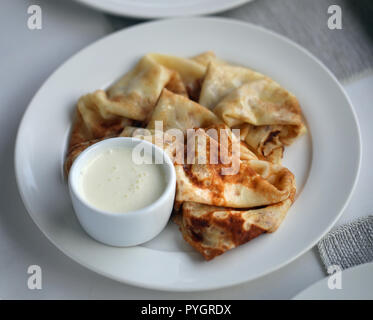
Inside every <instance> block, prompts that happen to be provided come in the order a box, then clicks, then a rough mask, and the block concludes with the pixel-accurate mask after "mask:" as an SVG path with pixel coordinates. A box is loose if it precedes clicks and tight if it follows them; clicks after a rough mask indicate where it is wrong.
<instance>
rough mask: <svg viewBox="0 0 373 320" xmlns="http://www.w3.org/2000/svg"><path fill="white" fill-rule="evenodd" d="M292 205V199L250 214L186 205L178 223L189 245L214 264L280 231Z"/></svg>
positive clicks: (193, 204) (233, 210)
mask: <svg viewBox="0 0 373 320" xmlns="http://www.w3.org/2000/svg"><path fill="white" fill-rule="evenodd" d="M292 202H293V199H292V198H291V197H289V198H288V199H286V200H284V201H282V202H279V203H277V204H273V205H269V206H266V207H263V208H252V209H246V210H237V209H232V208H224V207H216V206H210V205H205V204H200V203H196V202H185V203H184V204H183V207H182V211H181V214H179V213H178V214H177V218H176V219H174V221H175V222H176V223H177V224H178V225H179V226H180V231H181V233H182V235H183V238H184V239H185V241H187V242H188V243H189V244H190V245H191V246H192V247H193V248H194V249H196V250H197V251H198V252H200V253H201V254H202V255H203V257H204V258H205V259H206V260H211V259H213V258H215V257H216V256H218V255H221V254H223V253H224V252H226V251H227V250H230V249H233V248H236V247H238V246H239V245H241V244H244V243H246V242H248V241H250V240H252V239H253V238H255V237H257V236H259V235H261V234H263V233H266V232H274V231H276V230H277V228H278V227H279V225H280V224H281V223H282V221H283V219H284V218H285V216H286V213H287V211H288V210H289V208H290V206H291V204H292Z"/></svg>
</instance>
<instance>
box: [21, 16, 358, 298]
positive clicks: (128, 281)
mask: <svg viewBox="0 0 373 320" xmlns="http://www.w3.org/2000/svg"><path fill="white" fill-rule="evenodd" d="M196 20H201V21H203V20H209V21H215V22H218V23H220V22H222V23H231V24H237V25H240V26H241V27H247V26H249V27H251V28H254V29H257V30H259V31H260V32H265V33H268V34H271V35H272V36H274V37H277V38H280V39H281V40H282V41H285V42H286V43H287V44H288V45H291V46H294V47H295V48H297V49H298V50H300V51H302V52H303V53H304V54H306V55H307V56H308V57H309V58H311V59H312V60H314V61H315V62H316V63H317V64H318V65H319V66H320V68H322V69H323V70H324V71H325V72H326V73H327V74H328V75H329V77H330V78H331V80H333V82H334V83H335V84H336V85H337V86H338V88H339V89H340V91H341V93H342V94H343V96H344V98H345V99H346V102H347V103H348V106H349V109H350V111H351V114H352V116H353V120H354V123H355V128H356V133H357V142H358V145H357V148H358V154H357V157H356V159H357V163H356V167H355V168H354V169H355V170H354V171H355V172H354V181H353V183H352V185H351V187H350V188H349V194H348V197H347V198H346V200H345V201H344V203H343V204H342V206H341V210H340V211H339V213H338V214H337V215H336V216H335V218H334V219H333V220H332V221H331V223H330V224H329V225H328V226H327V227H326V228H324V229H323V230H322V231H321V232H319V235H318V236H317V237H315V240H314V241H313V242H311V243H310V244H309V245H308V246H306V247H305V248H304V249H303V250H301V251H300V252H299V253H298V254H296V255H294V256H293V257H292V258H289V259H287V260H286V261H283V262H282V263H280V264H276V265H274V266H273V267H272V268H268V269H267V270H265V271H263V272H261V273H259V274H257V275H253V276H251V277H246V278H245V279H244V280H242V279H240V280H237V281H231V282H230V283H226V284H222V285H221V284H220V285H219V284H213V285H208V286H206V287H203V288H201V287H198V288H190V287H184V288H180V287H171V286H168V285H154V284H151V285H147V284H145V283H143V282H139V281H136V280H132V279H123V278H119V277H116V276H114V275H112V274H108V273H106V272H104V271H101V270H97V269H96V267H94V266H92V265H88V264H86V263H85V262H83V261H81V260H80V259H79V257H77V256H75V255H73V254H72V253H70V252H68V251H67V250H64V249H63V248H62V247H61V246H60V245H58V244H57V243H56V242H55V241H54V240H53V239H52V238H51V237H49V235H48V234H47V233H46V232H45V231H44V230H43V229H42V228H41V227H40V226H39V223H38V219H37V218H36V214H35V213H34V211H33V210H32V208H31V207H30V205H29V203H27V201H26V196H25V190H23V187H22V182H21V177H20V172H21V168H20V166H21V164H20V163H19V162H20V160H19V159H20V157H19V156H18V154H19V153H20V152H21V150H20V145H21V142H20V138H21V133H22V127H24V123H25V121H26V120H25V119H26V117H27V115H28V113H29V112H30V106H31V105H32V104H33V103H34V100H35V99H36V97H37V96H38V95H39V93H40V91H41V90H42V89H43V88H44V86H45V85H46V84H47V82H48V81H49V80H50V79H51V78H52V77H53V76H54V75H55V74H56V73H57V72H58V71H59V70H60V69H62V68H63V67H64V66H65V64H67V63H68V62H69V61H70V60H72V59H74V58H75V56H77V55H79V54H81V53H82V52H84V51H85V50H90V48H91V47H92V46H93V45H95V44H97V43H98V42H101V41H104V40H106V39H107V38H110V37H113V36H115V35H116V34H118V33H121V32H127V31H128V30H131V29H135V28H142V27H143V26H144V25H151V24H162V23H168V22H172V21H189V23H192V22H193V21H196ZM17 159H18V160H17ZM361 161H362V139H361V129H360V124H359V121H358V117H357V115H356V111H355V109H354V107H353V104H352V102H351V99H350V97H349V96H348V95H347V93H346V91H345V89H344V88H343V87H342V85H341V83H340V82H339V81H338V79H337V78H336V77H335V76H334V74H333V73H332V72H331V71H330V70H329V69H328V68H327V67H326V66H325V65H324V64H323V63H322V62H321V61H320V60H319V59H318V58H317V57H315V56H314V55H313V54H312V53H310V52H309V51H308V50H306V49H305V48H303V47H302V46H300V45H299V44H297V43H296V42H294V41H292V40H290V39H289V38H287V37H285V36H283V35H281V34H278V33H276V32H274V31H272V30H269V29H266V28H264V27H262V26H258V25H254V24H252V23H247V22H242V21H237V20H235V19H230V18H222V17H182V18H172V19H162V20H155V21H147V22H143V23H139V24H136V25H133V26H130V27H127V28H125V29H121V30H118V31H115V32H112V33H110V34H107V35H104V36H103V37H101V38H99V39H97V40H95V41H93V42H92V43H91V44H89V45H87V46H86V47H84V48H82V49H80V50H79V51H77V52H76V53H74V54H73V55H71V56H70V57H69V58H68V59H66V60H65V61H64V62H63V63H62V64H61V65H59V66H58V67H57V68H56V69H55V70H54V71H53V72H52V73H51V74H50V75H49V76H48V77H47V79H46V80H45V81H44V82H43V83H42V85H41V86H40V87H39V89H38V90H37V91H36V93H35V94H34V96H33V97H32V99H31V100H30V102H29V104H28V106H27V108H26V109H25V111H24V114H23V116H22V119H21V121H20V123H19V126H18V130H17V135H16V140H15V148H14V170H15V176H16V183H17V188H18V191H19V194H20V196H21V199H22V202H23V204H24V206H25V208H26V210H27V213H28V214H29V216H30V217H31V219H32V220H33V222H34V223H35V224H36V225H37V227H38V228H39V230H40V231H41V232H42V233H43V234H44V236H45V237H46V238H47V239H48V240H49V241H50V242H51V243H52V244H53V245H54V246H56V247H57V248H58V249H59V250H60V251H61V252H62V253H63V254H65V255H66V256H67V257H69V258H70V259H72V260H74V261H75V262H77V263H79V264H80V265H82V266H84V267H85V268H87V269H89V270H91V271H93V272H95V273H97V274H100V275H102V276H105V277H107V278H110V279H113V280H115V281H118V282H121V283H124V284H128V285H132V286H136V287H140V288H146V289H152V290H161V291H169V292H198V291H210V290H216V289H222V288H229V287H233V286H235V285H238V284H241V283H247V282H249V281H252V280H254V279H259V278H262V277H264V276H266V275H268V274H270V273H272V272H274V271H276V270H280V269H281V268H283V267H284V266H286V265H288V264H289V263H291V262H293V261H294V260H296V259H297V258H299V257H300V256H302V255H303V254H304V253H306V252H307V251H309V250H310V249H312V248H313V247H314V246H315V245H316V244H317V242H318V241H319V240H320V239H321V238H322V237H323V236H324V235H325V234H326V233H328V232H329V231H330V230H331V228H332V227H333V226H334V225H335V223H336V222H337V221H338V220H339V218H340V217H341V215H342V214H343V212H344V211H345V209H346V207H347V205H348V203H349V202H350V200H351V197H352V195H353V192H354V190H355V188H356V185H357V182H358V178H359V175H360V169H361Z"/></svg>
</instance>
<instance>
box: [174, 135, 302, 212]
mask: <svg viewBox="0 0 373 320" xmlns="http://www.w3.org/2000/svg"><path fill="white" fill-rule="evenodd" d="M201 137H202V139H201ZM189 139H191V140H194V141H193V143H194V146H195V148H194V149H191V148H190V147H189V146H190V145H193V143H190V142H189V141H188V142H187V146H188V148H187V153H188V154H187V159H188V161H186V163H185V164H183V165H180V164H176V165H175V171H176V176H177V191H176V198H175V200H176V204H177V205H176V207H177V208H179V207H180V205H181V204H182V203H183V202H198V203H201V204H208V205H214V206H223V207H232V208H250V207H257V206H263V205H269V204H275V203H278V202H281V201H283V200H286V199H287V198H289V196H290V195H291V193H292V192H293V190H294V189H295V179H294V176H293V174H292V173H291V172H290V171H289V170H288V169H286V168H284V167H282V166H280V165H275V164H272V163H270V162H268V161H262V160H255V159H253V160H244V161H243V160H240V159H239V156H238V155H237V154H236V153H235V150H234V148H233V146H228V152H227V151H225V152H223V150H222V148H221V145H219V143H218V142H217V141H216V140H215V139H212V138H211V137H210V136H208V135H207V134H206V133H205V132H204V131H203V130H202V129H199V130H198V131H197V132H196V134H195V135H194V136H190V137H189ZM196 140H197V142H196ZM201 141H202V142H201ZM201 146H202V147H201ZM190 153H194V157H192V156H191V155H190ZM190 159H191V161H190ZM201 159H202V161H200V160H201Z"/></svg>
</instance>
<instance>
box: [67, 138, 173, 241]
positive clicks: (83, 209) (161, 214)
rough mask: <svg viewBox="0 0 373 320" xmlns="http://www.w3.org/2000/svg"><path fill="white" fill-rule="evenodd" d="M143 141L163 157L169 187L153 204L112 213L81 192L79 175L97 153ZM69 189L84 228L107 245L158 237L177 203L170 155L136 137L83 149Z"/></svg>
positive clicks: (101, 142) (117, 139)
mask: <svg viewBox="0 0 373 320" xmlns="http://www.w3.org/2000/svg"><path fill="white" fill-rule="evenodd" d="M139 143H142V144H144V146H145V150H146V152H150V150H151V151H152V152H153V155H155V157H156V158H157V159H163V164H162V166H163V169H164V174H165V178H166V188H165V190H164V192H163V193H162V195H161V196H160V198H158V199H157V200H156V201H155V202H153V203H152V204H151V205H149V206H147V207H144V208H142V209H139V210H135V211H130V212H125V213H110V212H106V211H102V210H99V209H97V208H95V207H94V206H92V205H91V204H90V203H88V202H87V201H86V200H85V199H84V198H83V197H82V195H81V194H80V192H79V187H78V186H79V176H80V172H81V170H82V169H83V168H84V166H85V165H86V164H87V163H88V162H89V161H90V160H91V159H92V158H94V157H95V156H96V155H98V154H99V153H101V152H103V151H105V150H107V149H108V148H112V147H116V148H117V147H124V148H128V147H130V148H134V147H135V146H136V145H138V144H139ZM68 180H69V181H68V183H69V190H70V196H71V200H72V204H73V207H74V210H75V213H76V215H77V217H78V220H79V222H80V224H81V226H82V227H83V229H84V230H85V231H86V232H87V233H88V234H89V235H90V236H91V237H92V238H94V239H95V240H97V241H100V242H102V243H104V244H108V245H112V246H119V247H127V246H134V245H138V244H141V243H144V242H146V241H149V240H150V239H152V238H154V237H155V236H157V235H158V234H159V233H160V232H161V231H162V230H163V229H164V227H165V226H166V224H167V222H168V220H169V218H170V215H171V212H172V208H173V204H174V198H175V188H176V175H175V169H174V166H173V164H172V161H171V159H170V157H169V156H168V155H167V154H166V153H165V152H164V151H163V150H162V149H161V148H159V147H157V146H155V145H154V144H152V143H150V142H147V141H144V140H140V139H135V138H124V137H123V138H121V137H119V138H110V139H106V140H103V141H100V142H98V143H96V144H94V145H92V146H90V147H89V148H87V149H86V150H84V151H83V152H82V153H81V154H80V155H79V156H78V157H77V158H76V159H75V161H74V163H73V165H72V167H71V169H70V173H69V179H68Z"/></svg>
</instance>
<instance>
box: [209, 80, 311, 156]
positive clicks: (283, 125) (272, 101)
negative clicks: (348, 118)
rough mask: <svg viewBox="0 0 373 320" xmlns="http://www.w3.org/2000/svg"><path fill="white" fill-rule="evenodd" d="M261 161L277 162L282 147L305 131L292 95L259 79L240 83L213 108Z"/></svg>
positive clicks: (269, 81) (269, 82)
mask: <svg viewBox="0 0 373 320" xmlns="http://www.w3.org/2000/svg"><path fill="white" fill-rule="evenodd" d="M213 111H214V113H215V114H216V115H218V116H219V117H220V118H221V119H223V121H224V122H225V123H226V124H227V125H228V126H229V127H232V128H239V129H240V130H241V138H242V139H243V140H244V141H245V142H246V143H247V144H248V145H249V146H250V147H251V149H252V150H254V151H255V153H256V154H257V155H258V156H259V157H261V158H264V159H267V160H270V161H272V162H275V163H279V162H280V160H281V158H282V153H283V148H284V146H285V145H290V144H291V143H292V142H293V141H294V140H295V139H296V138H297V137H299V136H300V135H301V134H303V133H304V132H305V126H304V124H303V121H302V115H301V109H300V106H299V103H298V100H297V99H296V97H295V96H294V95H292V94H291V93H289V92H288V91H286V90H284V89H283V88H282V87H281V86H280V85H279V84H277V83H276V82H274V81H272V80H269V79H263V80H257V81H252V82H248V83H245V84H243V85H242V86H241V87H239V88H238V89H236V90H234V91H232V92H231V93H230V94H228V95H227V96H225V97H224V98H223V99H222V100H221V101H220V102H219V103H218V104H217V106H216V107H215V108H214V109H213Z"/></svg>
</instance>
